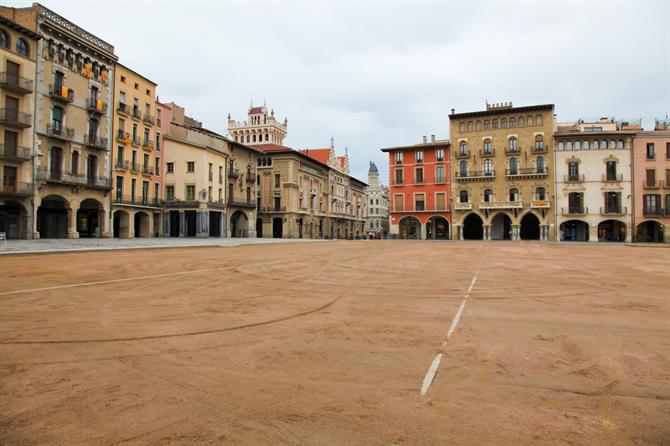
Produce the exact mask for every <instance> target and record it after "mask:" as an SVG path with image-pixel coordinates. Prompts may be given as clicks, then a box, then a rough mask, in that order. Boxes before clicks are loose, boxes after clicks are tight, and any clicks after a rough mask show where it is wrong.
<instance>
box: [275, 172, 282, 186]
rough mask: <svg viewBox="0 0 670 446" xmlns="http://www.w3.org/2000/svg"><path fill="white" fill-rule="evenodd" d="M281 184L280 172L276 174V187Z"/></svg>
mask: <svg viewBox="0 0 670 446" xmlns="http://www.w3.org/2000/svg"><path fill="white" fill-rule="evenodd" d="M279 186H281V177H280V175H279V174H278V173H276V174H275V187H279Z"/></svg>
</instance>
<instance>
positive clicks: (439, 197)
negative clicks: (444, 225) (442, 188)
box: [435, 192, 447, 211]
mask: <svg viewBox="0 0 670 446" xmlns="http://www.w3.org/2000/svg"><path fill="white" fill-rule="evenodd" d="M446 197H447V194H445V193H444V192H437V193H435V209H436V210H438V211H444V210H445V209H446V208H447V198H446Z"/></svg>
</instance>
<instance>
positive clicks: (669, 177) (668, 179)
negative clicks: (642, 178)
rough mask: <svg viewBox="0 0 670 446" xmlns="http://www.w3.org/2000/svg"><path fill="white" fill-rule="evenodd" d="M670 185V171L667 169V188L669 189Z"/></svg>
mask: <svg viewBox="0 0 670 446" xmlns="http://www.w3.org/2000/svg"><path fill="white" fill-rule="evenodd" d="M669 185H670V169H667V170H666V171H665V186H666V187H667V186H669ZM669 195H670V194H669ZM668 209H670V207H668Z"/></svg>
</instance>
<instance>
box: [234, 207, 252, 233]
mask: <svg viewBox="0 0 670 446" xmlns="http://www.w3.org/2000/svg"><path fill="white" fill-rule="evenodd" d="M248 233H249V218H248V217H247V214H245V213H244V212H243V211H239V210H238V211H235V212H233V215H231V216H230V236H231V237H248V236H249V235H248Z"/></svg>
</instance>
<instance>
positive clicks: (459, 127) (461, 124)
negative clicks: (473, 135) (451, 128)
mask: <svg viewBox="0 0 670 446" xmlns="http://www.w3.org/2000/svg"><path fill="white" fill-rule="evenodd" d="M458 131H459V132H461V133H463V132H465V122H461V123H460V124H458Z"/></svg>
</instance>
